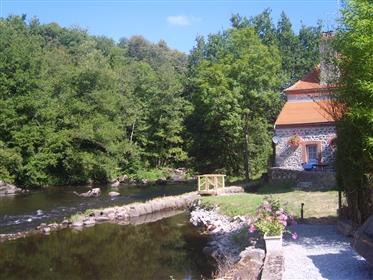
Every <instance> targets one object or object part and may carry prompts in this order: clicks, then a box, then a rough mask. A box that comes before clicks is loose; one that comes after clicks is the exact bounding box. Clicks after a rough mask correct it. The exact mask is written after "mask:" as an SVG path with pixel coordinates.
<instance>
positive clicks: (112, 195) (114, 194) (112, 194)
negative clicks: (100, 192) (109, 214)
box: [108, 192, 120, 197]
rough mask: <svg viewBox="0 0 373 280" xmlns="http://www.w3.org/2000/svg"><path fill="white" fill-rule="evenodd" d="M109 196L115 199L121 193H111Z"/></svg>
mask: <svg viewBox="0 0 373 280" xmlns="http://www.w3.org/2000/svg"><path fill="white" fill-rule="evenodd" d="M108 195H109V196H111V197H115V196H119V195H120V193H119V192H109V193H108Z"/></svg>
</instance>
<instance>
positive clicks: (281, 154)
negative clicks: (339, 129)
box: [276, 126, 336, 170]
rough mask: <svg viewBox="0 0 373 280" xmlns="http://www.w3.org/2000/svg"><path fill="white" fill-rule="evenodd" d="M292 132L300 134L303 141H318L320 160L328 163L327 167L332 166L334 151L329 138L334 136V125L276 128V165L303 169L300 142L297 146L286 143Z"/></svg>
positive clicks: (302, 150) (302, 148)
mask: <svg viewBox="0 0 373 280" xmlns="http://www.w3.org/2000/svg"><path fill="white" fill-rule="evenodd" d="M294 134H297V135H298V136H300V137H301V139H302V141H303V142H307V141H316V142H320V144H321V162H322V163H325V164H328V169H333V168H334V162H335V152H336V151H335V149H334V148H333V147H332V146H331V145H330V140H331V139H333V138H335V137H336V129H335V127H334V126H319V127H299V128H297V127H295V128H276V136H277V137H278V139H279V141H278V143H277V145H276V167H281V168H285V169H291V170H303V167H302V163H304V147H303V144H300V145H299V146H298V147H293V146H291V145H289V143H288V141H289V139H290V137H292V136H293V135H294Z"/></svg>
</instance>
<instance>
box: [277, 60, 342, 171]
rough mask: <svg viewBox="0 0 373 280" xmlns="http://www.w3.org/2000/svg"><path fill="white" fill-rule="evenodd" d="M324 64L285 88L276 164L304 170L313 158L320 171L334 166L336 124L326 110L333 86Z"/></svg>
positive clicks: (279, 120)
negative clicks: (328, 78)
mask: <svg viewBox="0 0 373 280" xmlns="http://www.w3.org/2000/svg"><path fill="white" fill-rule="evenodd" d="M325 68H326V67H324V66H323V63H321V65H318V66H316V67H315V68H314V69H312V70H311V71H310V72H309V73H308V74H306V75H305V76H304V77H303V78H302V79H301V80H299V81H298V82H296V83H295V84H294V85H292V86H291V87H289V88H287V89H285V90H284V94H286V96H287V102H286V103H285V105H284V107H283V108H282V111H281V112H280V114H279V116H278V118H277V120H276V122H275V136H274V137H273V142H274V144H275V167H279V168H281V169H287V170H303V169H304V164H305V163H309V162H313V163H316V164H315V167H314V168H315V169H318V170H321V171H323V170H332V169H333V168H334V164H333V163H334V160H335V138H336V127H335V123H334V121H333V119H332V117H331V116H330V115H329V114H328V113H327V112H326V111H325V108H326V107H327V106H328V102H330V101H329V100H330V97H329V93H330V90H331V86H330V85H329V84H328V83H327V82H326V79H325V77H326V76H327V74H326V73H323V71H326V69H325Z"/></svg>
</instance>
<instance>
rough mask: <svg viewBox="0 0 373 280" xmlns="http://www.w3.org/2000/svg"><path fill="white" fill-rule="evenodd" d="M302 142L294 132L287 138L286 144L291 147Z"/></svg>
mask: <svg viewBox="0 0 373 280" xmlns="http://www.w3.org/2000/svg"><path fill="white" fill-rule="evenodd" d="M301 143H302V139H301V138H300V136H299V135H298V134H294V135H292V136H291V137H290V138H289V141H288V144H289V145H290V146H293V147H298V146H299V145H300V144H301Z"/></svg>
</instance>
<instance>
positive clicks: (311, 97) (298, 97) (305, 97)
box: [287, 93, 330, 102]
mask: <svg viewBox="0 0 373 280" xmlns="http://www.w3.org/2000/svg"><path fill="white" fill-rule="evenodd" d="M329 99H330V97H329V96H328V95H327V93H324V94H322V93H319V94H315V93H313V94H310V93H309V94H287V101H288V102H299V101H321V100H329Z"/></svg>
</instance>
